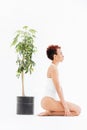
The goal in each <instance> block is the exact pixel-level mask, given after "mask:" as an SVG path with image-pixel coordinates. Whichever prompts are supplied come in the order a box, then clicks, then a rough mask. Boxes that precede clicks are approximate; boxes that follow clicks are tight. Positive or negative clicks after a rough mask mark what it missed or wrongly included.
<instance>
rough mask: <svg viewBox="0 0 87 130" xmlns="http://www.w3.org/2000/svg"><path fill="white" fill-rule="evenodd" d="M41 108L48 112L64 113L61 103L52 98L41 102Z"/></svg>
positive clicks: (45, 98)
mask: <svg viewBox="0 0 87 130" xmlns="http://www.w3.org/2000/svg"><path fill="white" fill-rule="evenodd" d="M41 106H42V108H44V109H45V110H48V111H64V108H63V106H62V104H61V102H60V101H56V100H55V99H53V98H52V97H44V98H43V99H42V101H41Z"/></svg>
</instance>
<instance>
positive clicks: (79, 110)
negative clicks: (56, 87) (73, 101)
mask: <svg viewBox="0 0 87 130" xmlns="http://www.w3.org/2000/svg"><path fill="white" fill-rule="evenodd" d="M80 113H81V108H80V107H79V106H78V107H77V109H76V115H77V116H79V115H80Z"/></svg>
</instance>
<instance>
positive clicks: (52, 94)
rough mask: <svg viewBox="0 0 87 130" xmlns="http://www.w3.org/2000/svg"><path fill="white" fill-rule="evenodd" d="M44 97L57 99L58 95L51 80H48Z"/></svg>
mask: <svg viewBox="0 0 87 130" xmlns="http://www.w3.org/2000/svg"><path fill="white" fill-rule="evenodd" d="M44 96H50V97H52V98H54V99H57V97H58V94H57V92H56V88H55V86H54V84H53V81H52V79H51V78H47V82H46V85H45V89H44Z"/></svg>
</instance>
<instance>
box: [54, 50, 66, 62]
mask: <svg viewBox="0 0 87 130" xmlns="http://www.w3.org/2000/svg"><path fill="white" fill-rule="evenodd" d="M55 58H56V60H57V61H58V62H62V61H63V59H64V56H63V54H62V51H61V49H57V54H56V55H55Z"/></svg>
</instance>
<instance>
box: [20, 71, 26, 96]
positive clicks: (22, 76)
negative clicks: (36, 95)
mask: <svg viewBox="0 0 87 130" xmlns="http://www.w3.org/2000/svg"><path fill="white" fill-rule="evenodd" d="M21 79H22V96H25V92H24V71H23V72H22V73H21Z"/></svg>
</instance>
